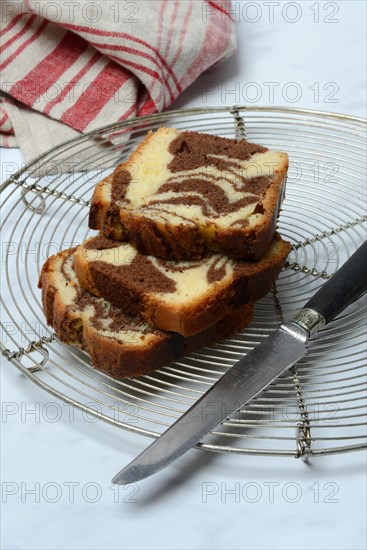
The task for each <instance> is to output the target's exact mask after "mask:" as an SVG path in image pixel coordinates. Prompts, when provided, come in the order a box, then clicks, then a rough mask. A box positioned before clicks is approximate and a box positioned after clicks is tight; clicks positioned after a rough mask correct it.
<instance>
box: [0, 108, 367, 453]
mask: <svg viewBox="0 0 367 550" xmlns="http://www.w3.org/2000/svg"><path fill="white" fill-rule="evenodd" d="M159 126H174V127H176V128H178V129H179V130H193V131H199V132H206V133H211V134H218V135H221V136H225V137H231V138H234V137H235V138H237V139H243V138H246V139H248V140H249V141H253V142H255V143H259V144H261V145H264V146H267V147H269V148H272V149H277V150H282V151H286V152H287V153H288V154H289V158H290V167H289V174H288V183H287V189H286V198H285V200H284V203H283V210H282V213H281V216H280V221H279V231H280V233H281V234H282V235H283V236H284V237H285V238H286V239H288V240H289V241H291V242H292V245H293V247H292V252H291V254H290V256H289V258H288V263H287V264H286V266H285V268H284V269H283V271H282V273H281V274H280V276H279V278H278V280H277V282H276V284H275V285H274V287H273V290H272V292H271V293H270V294H269V295H268V296H266V297H265V298H264V299H262V300H261V301H260V302H258V303H257V304H256V307H255V314H254V319H253V321H252V323H251V325H250V326H249V327H248V328H247V329H245V330H244V331H243V332H242V333H240V334H238V335H236V336H235V337H233V338H231V339H229V340H226V341H223V342H221V343H219V344H218V345H216V346H213V347H211V348H204V349H201V350H200V351H198V352H196V353H193V354H191V355H190V356H188V357H185V358H183V359H181V360H180V361H178V362H176V363H173V364H171V365H168V366H166V367H165V368H162V369H161V370H159V371H156V372H153V373H152V374H150V375H146V376H142V377H140V378H138V379H124V380H120V381H117V380H114V379H112V378H110V377H109V376H107V375H105V374H103V373H101V372H99V371H97V370H95V369H93V368H92V367H91V365H90V362H89V359H88V356H87V355H86V354H85V353H84V352H82V351H79V350H77V349H75V348H73V347H71V346H66V345H63V344H61V343H60V342H59V341H58V340H57V338H56V336H55V334H54V333H53V331H52V329H50V328H49V327H47V326H46V324H45V319H44V315H43V312H42V308H41V293H40V291H39V290H38V288H37V280H38V275H39V272H40V269H41V267H42V264H43V263H44V261H45V260H46V258H47V257H48V256H49V255H51V254H54V253H56V252H59V251H60V250H62V249H65V248H69V247H71V246H74V245H76V244H79V243H80V242H82V241H83V240H84V239H85V238H86V237H87V236H88V235H89V234H90V231H89V229H88V206H89V201H90V198H91V195H92V192H93V189H94V187H95V185H96V184H97V182H98V181H99V180H100V179H102V177H104V176H105V175H106V174H108V173H109V172H111V170H112V169H113V168H114V167H115V166H116V164H117V163H119V162H121V161H123V160H124V159H126V157H127V156H128V155H129V153H130V151H131V150H132V149H133V148H134V147H135V146H136V145H137V143H139V141H141V140H142V139H143V137H144V135H145V134H146V132H147V131H148V130H151V129H156V128H157V127H159ZM365 130H366V123H365V121H364V120H362V119H359V118H355V117H351V116H345V115H339V114H333V113H324V112H318V111H306V110H300V109H286V108H273V107H262V108H260V107H234V108H215V109H214V108H213V109H191V110H186V111H172V112H166V113H163V114H158V115H153V116H148V117H143V118H141V119H138V120H133V121H126V122H121V123H116V124H113V125H110V126H108V127H104V128H101V129H99V130H97V131H94V132H91V133H89V134H87V135H82V136H80V137H78V138H77V139H74V140H71V141H69V142H67V143H65V144H63V145H60V146H59V147H56V148H54V149H52V150H50V151H49V152H48V153H46V154H44V155H43V156H41V157H39V158H38V159H37V160H36V161H34V162H32V163H31V164H28V165H27V166H26V167H25V168H23V169H21V170H20V171H18V172H17V173H16V174H14V175H13V176H12V177H11V178H10V179H8V180H7V181H6V182H5V183H4V184H3V185H2V187H1V206H2V234H3V253H4V254H3V264H2V267H5V269H3V270H2V271H3V280H2V283H3V284H2V310H3V321H2V338H1V340H2V343H1V346H2V354H3V356H4V357H5V358H6V359H8V360H9V364H10V363H13V364H14V365H15V366H16V367H18V368H19V369H20V370H21V372H22V373H23V374H25V375H26V376H27V377H28V378H29V379H31V380H32V381H33V382H35V383H36V384H38V385H39V386H41V387H42V388H44V389H45V390H47V391H48V392H50V393H51V394H53V395H54V396H57V397H59V398H61V399H63V400H64V401H65V402H67V403H69V404H70V405H73V406H76V407H78V408H80V409H82V410H83V411H84V412H85V414H88V415H89V414H91V415H95V416H97V417H99V418H101V419H103V420H105V421H108V422H110V423H112V424H114V425H115V426H118V427H121V428H125V429H128V430H130V431H133V432H136V433H141V434H145V435H147V436H150V437H157V436H158V435H159V434H160V433H162V432H163V431H164V430H165V429H166V428H167V427H168V426H169V425H170V424H172V423H173V422H174V421H175V420H176V419H177V418H178V417H179V416H180V415H181V414H182V413H183V412H184V411H185V410H186V409H187V408H188V407H189V406H190V405H192V404H193V403H194V402H195V401H196V400H197V399H198V398H199V397H200V396H201V395H202V394H203V393H204V392H205V391H206V390H207V389H208V388H209V387H210V386H211V385H212V384H213V383H214V382H215V381H216V380H217V379H218V378H219V377H220V376H221V375H222V374H223V373H224V372H225V371H226V370H227V369H228V368H230V367H231V366H232V365H233V364H234V363H235V362H236V361H237V360H239V359H240V358H241V357H242V356H243V354H245V353H246V352H248V351H249V350H250V349H252V348H253V347H254V346H255V345H256V344H258V343H260V342H261V341H263V340H264V339H265V338H266V337H267V336H268V335H269V334H270V333H271V332H272V331H273V330H274V329H276V328H277V327H278V326H279V323H280V322H281V321H282V319H289V318H290V317H291V316H293V315H294V314H295V313H296V312H297V311H298V310H299V309H300V308H301V307H302V306H303V304H304V303H305V302H306V300H308V299H309V298H310V297H311V295H312V294H313V293H314V292H315V291H316V290H317V289H318V288H319V287H320V286H321V285H322V284H323V282H324V281H325V279H328V278H329V277H331V276H332V275H333V273H335V271H336V270H337V269H338V268H339V266H340V265H341V264H342V263H343V262H344V261H345V260H346V259H347V258H348V257H349V256H351V254H352V253H353V252H354V251H355V250H356V249H357V248H358V246H359V245H361V244H362V242H363V241H364V240H365V238H366V220H367V217H366V215H365V207H366V181H367V177H366V176H367V175H366V159H365ZM365 314H366V301H365V300H364V299H363V297H362V298H360V299H359V300H358V302H356V303H355V304H353V305H352V306H350V307H349V308H348V309H347V310H345V311H344V313H343V314H342V315H341V316H340V317H339V318H337V319H336V320H335V321H334V322H332V323H331V324H329V325H328V326H327V327H325V328H324V329H323V330H322V331H321V332H320V333H319V335H318V336H317V337H316V338H315V339H314V340H313V341H312V342H310V344H309V351H308V354H307V356H306V357H305V358H304V359H303V360H301V361H299V362H298V363H297V365H296V366H294V367H293V368H292V369H290V370H289V371H288V372H287V373H286V374H285V375H284V376H282V377H281V378H279V379H278V380H277V381H276V382H274V383H273V384H271V385H270V386H269V387H268V388H267V389H266V390H265V391H264V392H262V394H261V395H260V396H259V397H257V398H256V399H254V400H253V401H252V403H251V405H249V406H247V407H245V408H242V409H241V410H239V411H237V412H236V413H235V414H234V415H232V416H231V417H230V418H229V419H228V420H226V421H225V422H223V423H222V424H221V425H220V426H218V427H217V428H216V429H215V430H214V431H213V432H212V433H211V434H209V435H208V436H206V437H205V438H204V439H203V441H202V442H201V443H200V444H199V445H198V446H199V447H201V448H203V449H206V450H211V451H222V452H223V451H225V452H237V453H243V454H257V455H269V456H274V455H278V456H279V455H280V456H296V457H300V456H302V457H307V456H310V455H314V456H317V455H324V454H331V453H339V452H345V451H354V450H357V449H362V448H365V446H366V361H365V332H366V330H365V329H366V316H365ZM215 406H219V405H218V404H213V407H215Z"/></svg>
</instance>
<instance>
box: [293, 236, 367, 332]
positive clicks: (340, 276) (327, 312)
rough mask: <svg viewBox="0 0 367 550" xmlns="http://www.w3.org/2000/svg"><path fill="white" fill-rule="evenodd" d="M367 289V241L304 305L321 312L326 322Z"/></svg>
mask: <svg viewBox="0 0 367 550" xmlns="http://www.w3.org/2000/svg"><path fill="white" fill-rule="evenodd" d="M366 290H367V241H365V242H364V243H363V244H362V246H360V247H359V248H358V250H357V251H356V252H354V254H353V255H352V256H351V257H350V258H349V260H347V261H346V262H345V263H344V264H343V265H342V267H341V268H340V269H338V271H337V272H336V273H335V274H334V275H333V276H332V277H331V279H329V280H328V281H327V282H326V283H325V284H324V285H323V286H322V287H321V288H320V290H318V291H317V292H316V294H314V296H312V298H311V299H310V300H309V301H308V302H307V304H306V305H305V306H304V307H306V308H310V309H314V310H316V311H318V312H319V313H321V315H322V316H323V317H324V318H325V321H326V323H329V322H330V321H332V320H333V319H334V318H335V317H336V316H337V315H338V314H339V313H341V312H342V311H343V309H345V308H346V307H347V306H349V305H350V304H352V303H353V302H355V301H356V300H357V298H359V297H360V296H361V295H362V294H363V293H364V292H366Z"/></svg>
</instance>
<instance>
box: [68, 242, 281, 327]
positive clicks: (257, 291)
mask: <svg viewBox="0 0 367 550" xmlns="http://www.w3.org/2000/svg"><path fill="white" fill-rule="evenodd" d="M289 251H290V244H289V243H288V242H285V241H283V240H282V239H281V237H280V236H279V235H276V236H275V238H274V240H273V243H272V245H271V246H270V249H269V250H268V251H267V252H266V253H265V254H264V256H263V257H262V258H261V259H260V260H258V261H257V262H250V261H246V260H234V259H232V258H228V257H227V256H223V255H221V254H213V255H211V256H206V257H205V258H203V259H201V260H192V261H190V262H185V261H181V262H174V261H172V260H165V259H162V258H156V257H154V256H147V255H145V254H141V253H140V252H138V251H137V250H136V249H135V248H134V247H132V246H131V245H130V244H129V243H121V242H120V241H114V240H112V239H107V238H106V237H104V236H103V235H100V236H97V237H92V238H90V239H88V240H87V241H85V242H84V243H83V244H82V245H80V246H79V247H77V250H76V252H75V255H74V265H75V271H76V274H77V277H78V280H79V283H80V284H81V286H82V287H83V288H85V289H86V290H88V291H89V292H90V293H92V294H94V295H96V296H102V297H103V298H105V299H106V300H108V301H109V302H111V303H112V304H113V305H115V306H116V307H119V308H121V309H123V310H124V311H126V312H128V313H130V314H138V315H140V316H141V317H143V319H145V320H146V321H147V323H148V324H149V325H150V326H153V327H157V328H159V329H162V330H169V331H174V332H178V333H180V334H182V335H183V336H191V335H193V334H196V333H198V332H201V331H202V330H204V329H206V328H208V327H209V326H211V325H214V324H215V323H216V322H217V321H218V320H219V319H221V318H223V317H224V316H225V315H231V314H233V311H234V309H236V308H237V307H238V306H242V305H244V304H246V303H247V302H254V301H255V300H258V299H260V298H261V297H263V296H264V295H265V294H267V293H268V292H269V290H270V289H271V286H272V284H273V282H274V280H275V279H276V278H277V276H278V275H279V273H280V271H281V269H282V267H283V265H284V263H285V260H286V258H287V256H288V254H289Z"/></svg>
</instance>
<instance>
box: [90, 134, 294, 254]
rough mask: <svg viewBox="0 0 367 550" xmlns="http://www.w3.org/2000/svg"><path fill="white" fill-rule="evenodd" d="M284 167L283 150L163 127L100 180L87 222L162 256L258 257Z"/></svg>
mask: <svg viewBox="0 0 367 550" xmlns="http://www.w3.org/2000/svg"><path fill="white" fill-rule="evenodd" d="M287 169H288V156H287V154H286V153H281V152H275V151H270V150H268V149H267V148H266V147H261V146H260V145H255V144H253V143H249V142H248V141H238V142H237V141H236V140H233V139H227V138H223V137H219V136H213V135H209V134H199V133H197V132H182V133H180V132H179V131H178V130H176V129H174V128H160V129H159V130H157V131H156V132H155V133H153V132H149V133H148V135H147V137H146V138H145V139H144V141H143V142H142V143H141V144H140V145H139V146H138V147H137V149H136V150H135V151H134V152H133V153H132V154H131V156H130V158H129V159H128V160H127V161H126V162H125V163H123V164H120V165H119V166H118V167H117V168H116V169H115V171H114V172H113V173H112V174H111V175H110V176H108V177H107V178H105V179H104V180H103V181H101V182H100V183H99V184H98V185H97V187H96V189H95V191H94V194H93V198H92V203H91V209H90V215H89V226H90V227H91V228H92V229H99V230H101V231H102V232H103V233H104V235H105V236H106V237H111V238H113V239H116V240H120V241H129V242H130V243H131V244H133V245H134V246H135V247H136V248H137V249H138V250H139V251H140V252H143V253H145V254H151V255H153V256H159V257H162V258H168V259H174V260H192V259H198V258H201V257H202V256H203V255H205V254H206V253H208V252H221V253H223V254H225V255H227V256H230V257H232V258H238V259H250V260H257V259H259V258H260V257H261V256H262V255H263V254H264V253H265V252H266V250H267V249H268V248H269V246H270V243H271V241H272V239H273V235H274V231H275V227H276V222H277V219H278V214H279V210H280V206H281V203H282V199H283V195H284V189H285V180H286V174H287Z"/></svg>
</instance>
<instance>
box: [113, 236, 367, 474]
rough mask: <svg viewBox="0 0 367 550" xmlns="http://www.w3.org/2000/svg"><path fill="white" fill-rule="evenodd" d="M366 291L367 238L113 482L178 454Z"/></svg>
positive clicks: (165, 462)
mask: <svg viewBox="0 0 367 550" xmlns="http://www.w3.org/2000/svg"><path fill="white" fill-rule="evenodd" d="M366 290H367V241H365V242H364V244H363V245H362V246H360V247H359V248H358V250H357V251H356V252H355V253H354V254H353V255H352V256H351V257H350V258H349V260H347V262H345V263H344V264H343V266H342V267H341V268H340V269H339V270H338V271H337V272H336V273H335V274H334V275H333V276H332V277H331V278H330V279H329V280H328V281H327V282H326V283H325V284H324V285H323V286H322V287H321V288H320V289H319V290H318V291H317V292H316V294H315V295H314V296H313V297H312V298H311V299H310V300H309V301H308V302H307V303H306V304H305V306H304V308H303V309H301V310H300V311H299V313H298V314H297V315H296V316H295V317H294V318H293V319H292V320H291V321H289V322H287V323H282V324H281V325H280V327H279V328H278V329H277V330H276V331H275V332H273V333H272V334H271V335H270V336H269V338H267V339H266V340H265V341H264V342H263V343H262V344H259V345H258V346H256V347H255V348H254V349H253V350H251V351H250V352H249V353H248V354H247V355H246V356H245V357H243V358H242V359H240V360H239V361H238V362H237V363H236V364H235V365H234V366H233V367H231V368H230V369H229V370H228V371H227V372H226V373H225V374H224V375H223V376H222V377H221V378H220V379H219V380H218V381H217V382H216V383H215V384H214V385H213V386H212V387H211V388H210V389H209V390H208V391H207V392H206V393H205V394H204V395H203V396H202V397H201V398H200V399H198V401H196V403H194V405H192V406H191V407H190V408H189V409H188V410H187V411H186V412H185V413H184V414H183V415H182V416H181V417H180V418H179V419H178V420H177V421H176V422H175V423H174V424H172V426H170V427H169V428H168V429H167V430H166V431H165V432H164V433H163V434H162V435H161V436H160V437H158V439H156V440H155V441H154V442H153V443H152V444H151V445H149V447H147V448H146V449H145V450H144V451H143V452H142V453H141V454H140V455H139V456H138V457H137V458H135V459H134V460H133V461H132V462H130V464H128V465H127V466H126V467H125V468H123V469H122V470H121V471H120V472H119V473H118V474H117V475H116V476H115V477H114V478H113V479H112V483H118V484H120V485H125V484H128V483H133V482H136V481H139V480H141V479H144V478H146V477H148V476H150V475H152V474H154V473H156V472H158V471H159V470H162V469H163V468H165V467H166V466H168V465H169V464H170V463H171V462H173V461H174V460H176V459H177V458H179V457H180V456H181V455H182V454H184V453H185V452H186V451H188V450H189V449H190V448H191V447H193V446H194V445H195V444H196V443H197V442H198V441H200V439H202V438H203V437H204V436H205V435H206V434H208V433H209V432H210V431H211V430H212V429H214V428H215V427H216V426H217V425H218V424H220V423H221V422H222V421H223V420H225V419H226V418H228V416H230V415H231V414H232V413H234V412H235V411H236V410H238V409H239V408H240V407H242V406H243V405H246V404H247V403H249V401H251V399H253V398H254V397H256V396H257V395H258V394H259V393H260V392H261V391H262V390H264V389H265V388H266V387H267V386H268V385H269V384H271V382H273V381H274V380H275V379H276V378H278V376H280V375H281V374H282V373H283V372H284V371H286V370H287V369H289V368H290V367H291V366H292V365H294V363H296V362H297V361H298V360H299V359H301V358H302V357H304V355H306V352H307V348H306V344H307V342H308V340H309V338H310V336H313V335H314V334H315V333H316V332H317V331H318V330H320V329H321V328H322V327H323V326H324V325H326V324H327V323H329V322H330V321H332V320H333V319H334V318H335V317H336V316H337V315H338V314H339V313H341V312H342V311H343V310H344V309H345V308H346V307H347V306H348V305H350V304H352V303H353V302H355V301H356V300H357V299H358V298H359V297H360V296H361V295H362V294H363V293H364V292H365V291H366ZM213 405H215V407H213Z"/></svg>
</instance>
